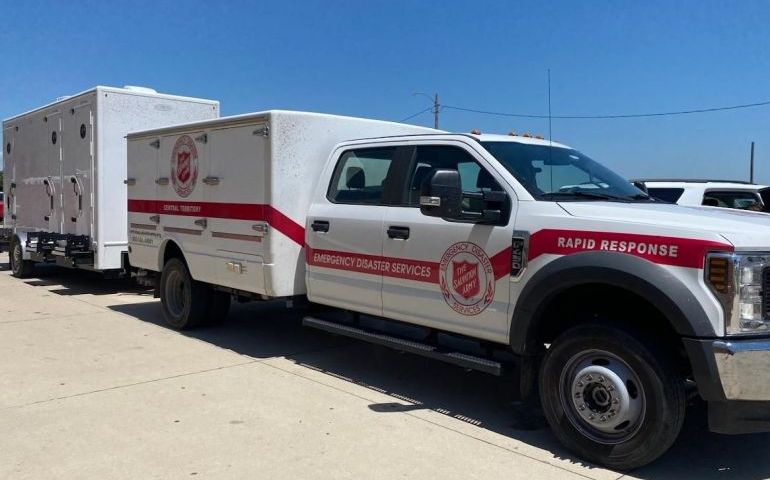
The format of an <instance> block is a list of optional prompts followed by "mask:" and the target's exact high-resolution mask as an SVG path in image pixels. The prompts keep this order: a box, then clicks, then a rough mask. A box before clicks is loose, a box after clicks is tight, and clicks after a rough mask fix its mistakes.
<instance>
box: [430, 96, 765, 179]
mask: <svg viewBox="0 0 770 480" xmlns="http://www.w3.org/2000/svg"><path fill="white" fill-rule="evenodd" d="M440 110H441V105H440V104H439V103H438V93H436V94H435V95H434V96H433V128H435V129H436V130H438V112H439V111H440ZM751 145H752V147H751V151H752V152H753V151H754V142H752V143H751ZM752 158H754V155H753V154H752ZM752 165H753V164H752Z"/></svg>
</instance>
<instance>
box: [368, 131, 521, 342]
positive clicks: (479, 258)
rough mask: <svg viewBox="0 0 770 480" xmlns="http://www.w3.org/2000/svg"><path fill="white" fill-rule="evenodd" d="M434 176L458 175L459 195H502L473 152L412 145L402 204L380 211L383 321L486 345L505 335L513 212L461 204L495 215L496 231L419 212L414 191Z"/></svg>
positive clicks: (476, 202)
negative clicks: (498, 214)
mask: <svg viewBox="0 0 770 480" xmlns="http://www.w3.org/2000/svg"><path fill="white" fill-rule="evenodd" d="M436 169H452V170H458V171H459V173H460V177H461V182H462V189H463V192H464V193H468V194H470V195H471V196H472V195H473V194H478V193H481V192H483V191H496V192H504V191H505V190H504V189H503V188H502V186H501V184H500V182H498V180H496V178H495V175H494V174H493V173H492V172H493V170H491V169H489V168H488V167H487V166H485V162H484V160H483V158H481V157H480V156H479V155H478V153H477V152H475V151H473V150H472V149H469V148H467V147H466V146H464V145H460V144H456V143H455V144H452V143H447V144H438V145H436V144H431V145H427V144H426V145H418V146H416V147H415V149H414V155H413V157H412V162H411V167H410V168H409V169H408V174H407V177H406V181H405V182H403V183H402V185H404V186H405V187H404V188H403V195H402V201H401V205H400V206H397V207H392V208H389V209H387V211H386V213H385V221H384V225H383V256H384V257H385V258H386V259H389V262H390V268H389V270H390V271H389V274H386V275H385V277H384V280H383V293H382V300H383V315H384V316H385V317H388V318H394V319H398V320H403V321H407V322H411V323H416V324H421V325H425V326H429V327H432V328H438V329H443V330H448V331H454V332H457V333H462V334H466V335H473V336H476V337H479V338H487V339H490V340H493V339H496V338H498V339H499V338H500V337H501V336H503V335H505V333H506V332H507V326H508V317H509V312H508V306H509V299H510V280H509V278H510V269H511V241H512V236H513V219H514V218H515V216H514V215H513V213H514V212H512V209H513V208H514V207H515V202H513V201H512V199H511V198H510V196H508V194H506V198H507V200H506V201H505V202H495V203H497V204H496V205H489V204H487V202H486V201H484V200H482V199H480V198H466V199H465V200H463V203H464V205H463V210H464V211H469V212H478V213H481V211H482V210H483V209H485V208H493V209H500V210H501V211H502V213H503V219H502V220H501V222H499V224H496V225H484V224H480V223H472V222H463V221H456V220H453V221H447V220H444V219H441V218H435V217H428V216H425V215H423V214H421V213H420V208H419V201H420V188H421V185H422V183H423V182H424V181H426V180H427V179H428V178H429V177H430V176H431V174H432V172H433V171H434V170H436Z"/></svg>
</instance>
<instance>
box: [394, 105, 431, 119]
mask: <svg viewBox="0 0 770 480" xmlns="http://www.w3.org/2000/svg"><path fill="white" fill-rule="evenodd" d="M431 110H433V106H430V107H428V108H426V109H424V110H420V111H419V112H417V113H415V114H413V115H409V116H408V117H406V118H404V119H401V120H399V122H405V121H407V120H411V119H413V118H414V117H417V116H419V115H422V114H423V113H425V112H429V111H431Z"/></svg>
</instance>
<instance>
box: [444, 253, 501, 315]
mask: <svg viewBox="0 0 770 480" xmlns="http://www.w3.org/2000/svg"><path fill="white" fill-rule="evenodd" d="M439 285H440V286H441V293H442V294H443V295H444V300H445V301H446V303H447V304H448V305H449V306H450V307H452V310H454V311H456V312H458V313H461V314H463V315H478V314H479V313H481V312H483V311H484V309H486V308H487V307H488V306H489V304H490V303H492V300H494V298H495V273H494V270H493V269H492V262H491V261H490V260H489V257H488V256H487V254H486V252H484V249H483V248H481V247H479V246H478V245H476V244H475V243H471V242H459V243H455V244H454V245H452V246H451V247H449V248H447V250H446V251H445V252H444V255H443V256H442V257H441V263H440V264H439Z"/></svg>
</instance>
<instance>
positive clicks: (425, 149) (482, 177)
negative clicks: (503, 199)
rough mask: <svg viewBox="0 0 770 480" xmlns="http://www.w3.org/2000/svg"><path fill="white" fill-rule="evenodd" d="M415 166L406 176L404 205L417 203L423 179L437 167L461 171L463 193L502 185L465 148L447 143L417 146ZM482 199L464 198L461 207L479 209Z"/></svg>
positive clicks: (492, 188)
mask: <svg viewBox="0 0 770 480" xmlns="http://www.w3.org/2000/svg"><path fill="white" fill-rule="evenodd" d="M414 165H415V166H414V168H413V169H412V172H411V174H410V176H409V182H408V184H407V185H408V191H407V195H406V201H405V203H406V205H407V206H409V207H419V206H420V190H421V188H422V183H423V182H425V181H427V180H428V179H429V178H430V175H431V173H432V172H433V171H434V170H436V169H439V168H446V169H450V170H457V171H458V172H459V173H460V183H461V186H462V189H463V193H481V192H482V191H484V190H486V191H490V190H495V191H501V190H502V188H501V187H500V185H499V184H498V183H497V181H495V179H494V178H493V177H492V176H491V175H490V174H489V173H487V171H486V170H484V169H482V168H481V165H479V164H478V163H477V162H476V160H475V159H474V158H473V157H472V156H471V155H470V154H469V153H468V152H466V151H465V150H463V149H461V148H458V147H449V146H420V147H417V155H416V158H415V162H414ZM484 205H485V204H484V201H483V200H480V199H465V200H463V209H464V210H467V211H471V212H481V210H482V209H483V207H484Z"/></svg>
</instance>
